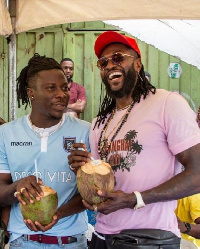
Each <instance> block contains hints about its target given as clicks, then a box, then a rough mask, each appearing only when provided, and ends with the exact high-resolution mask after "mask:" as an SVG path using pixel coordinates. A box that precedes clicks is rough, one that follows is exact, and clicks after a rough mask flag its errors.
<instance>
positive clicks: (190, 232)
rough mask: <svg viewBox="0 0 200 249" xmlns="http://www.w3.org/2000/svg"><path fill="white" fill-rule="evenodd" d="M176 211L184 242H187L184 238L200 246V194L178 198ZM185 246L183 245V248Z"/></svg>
mask: <svg viewBox="0 0 200 249" xmlns="http://www.w3.org/2000/svg"><path fill="white" fill-rule="evenodd" d="M175 213H176V215H177V217H178V227H179V229H180V232H181V237H182V239H183V241H182V244H185V242H184V240H188V241H191V242H192V243H193V244H194V245H196V247H197V248H200V194H195V195H192V196H188V197H185V198H182V199H180V200H178V204H177V208H176V210H175ZM184 248H185V247H184V246H183V245H182V249H184Z"/></svg>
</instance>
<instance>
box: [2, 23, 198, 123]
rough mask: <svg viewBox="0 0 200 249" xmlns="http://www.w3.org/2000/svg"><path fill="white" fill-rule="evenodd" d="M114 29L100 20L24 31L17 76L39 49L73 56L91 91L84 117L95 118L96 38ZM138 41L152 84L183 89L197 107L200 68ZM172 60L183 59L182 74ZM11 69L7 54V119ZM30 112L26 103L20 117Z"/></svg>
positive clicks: (97, 80) (98, 84)
mask: <svg viewBox="0 0 200 249" xmlns="http://www.w3.org/2000/svg"><path fill="white" fill-rule="evenodd" d="M113 29H114V28H113V27H111V26H109V25H107V24H104V23H103V22H101V21H98V22H82V23H72V24H64V25H56V26H51V27H47V28H41V29H37V30H32V31H29V32H24V33H21V34H19V35H17V76H18V75H19V73H20V71H21V69H22V68H23V67H24V66H26V65H27V62H28V60H29V59H30V58H31V57H32V56H33V54H34V53H35V52H37V53H39V54H40V55H46V56H49V57H53V58H55V59H56V60H57V61H60V60H61V59H62V58H64V57H70V58H71V59H72V60H73V61H74V62H75V71H74V78H73V79H74V81H76V82H78V83H80V84H82V85H84V87H85V89H86V94H87V106H86V109H85V112H84V114H82V118H83V119H85V120H87V121H89V122H91V121H92V119H93V118H94V117H95V115H96V114H97V112H98V107H99V98H100V92H101V80H100V75H99V70H98V69H97V67H96V56H95V54H94V50H93V47H94V42H95V40H96V38H97V36H98V35H99V34H100V33H102V32H103V31H105V30H113ZM2 39H3V38H0V51H1V50H2V49H3V50H4V51H5V52H6V53H7V45H5V41H4V40H5V38H4V40H2ZM2 41H3V42H2ZM138 45H139V47H140V49H141V53H142V62H143V65H144V68H145V70H146V71H148V72H149V73H150V74H151V76H152V84H154V85H155V86H156V87H157V88H164V89H166V90H170V91H177V92H180V93H181V94H182V95H183V96H184V97H185V98H186V99H187V100H188V102H189V104H190V105H191V107H192V108H193V110H194V111H196V110H197V108H198V106H199V105H200V97H199V95H200V94H199V93H200V70H198V69H197V68H196V67H194V66H191V65H188V64H187V63H185V62H182V61H180V60H179V59H177V58H175V57H173V56H170V55H168V54H166V53H164V52H162V51H159V50H158V49H156V48H155V47H153V46H151V45H147V44H146V43H144V42H142V41H140V40H138ZM170 62H176V63H180V65H181V67H182V74H181V77H180V78H179V79H172V78H170V77H169V76H168V73H167V68H168V66H169V64H170ZM7 71H8V60H7V58H6V59H3V60H2V59H1V58H0V73H1V74H0V84H1V88H0V97H1V99H0V116H1V117H2V118H4V119H6V120H8V91H9V88H8V75H7V74H8V73H7ZM5 72H6V73H5ZM29 112H30V109H29V108H28V109H27V110H26V111H24V108H23V107H22V108H20V109H17V117H20V116H22V115H24V114H27V113H29Z"/></svg>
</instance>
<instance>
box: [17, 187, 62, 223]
mask: <svg viewBox="0 0 200 249" xmlns="http://www.w3.org/2000/svg"><path fill="white" fill-rule="evenodd" d="M40 187H41V188H42V191H43V193H44V195H43V196H41V197H40V201H37V200H36V199H35V198H34V197H33V199H34V203H33V204H31V203H30V202H29V201H28V200H27V199H26V198H25V197H23V196H22V199H23V200H24V201H25V202H26V205H22V204H21V203H20V209H21V213H22V216H23V218H24V219H25V220H27V219H30V220H31V221H32V222H35V221H38V222H39V223H40V224H41V225H43V226H45V225H48V224H49V223H50V222H51V221H52V219H53V216H54V214H55V213H56V210H57V207H58V195H57V193H56V191H55V190H53V189H52V188H50V187H48V186H46V185H41V186H40Z"/></svg>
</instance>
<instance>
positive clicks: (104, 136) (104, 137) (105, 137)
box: [103, 101, 134, 141]
mask: <svg viewBox="0 0 200 249" xmlns="http://www.w3.org/2000/svg"><path fill="white" fill-rule="evenodd" d="M133 103H134V101H133V102H131V103H130V104H129V105H127V106H125V107H123V108H121V109H117V107H116V108H115V109H114V110H113V112H112V114H111V115H112V116H111V118H110V120H109V121H108V124H107V126H106V127H105V129H104V132H103V140H107V141H108V138H109V136H110V135H111V134H112V133H113V132H114V130H115V129H116V128H117V127H118V125H119V124H120V123H121V122H122V120H123V119H124V117H125V116H126V115H127V113H128V110H127V111H126V112H125V114H124V115H123V116H122V117H121V119H120V120H119V121H118V122H117V124H116V125H115V127H114V128H113V129H112V130H111V131H110V132H109V134H108V135H107V136H106V131H107V129H108V126H109V124H110V122H111V120H112V119H113V117H114V115H115V113H116V111H122V110H125V109H127V108H129V107H130V106H131V105H132V104H133Z"/></svg>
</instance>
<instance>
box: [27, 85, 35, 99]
mask: <svg viewBox="0 0 200 249" xmlns="http://www.w3.org/2000/svg"><path fill="white" fill-rule="evenodd" d="M27 95H28V97H29V99H33V98H34V90H33V89H32V88H27Z"/></svg>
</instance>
